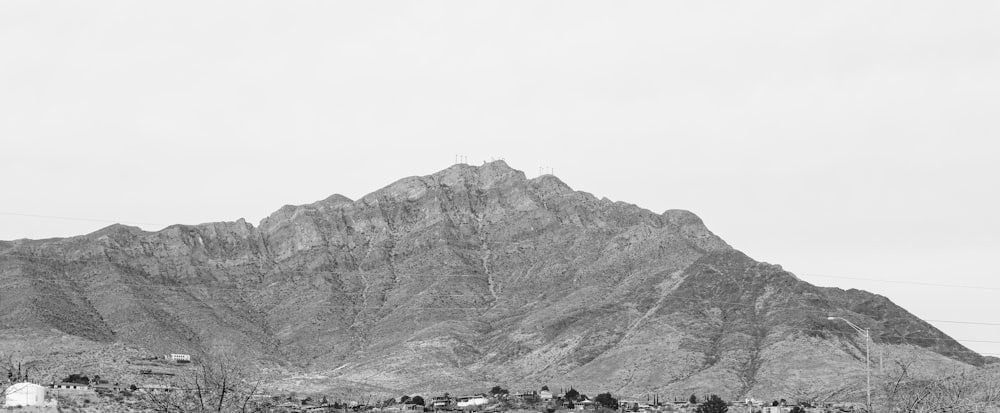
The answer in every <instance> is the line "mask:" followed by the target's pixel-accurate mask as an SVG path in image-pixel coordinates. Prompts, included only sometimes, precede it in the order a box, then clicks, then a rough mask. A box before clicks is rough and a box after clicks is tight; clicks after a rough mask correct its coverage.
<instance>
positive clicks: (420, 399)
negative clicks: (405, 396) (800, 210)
mask: <svg viewBox="0 0 1000 413" xmlns="http://www.w3.org/2000/svg"><path fill="white" fill-rule="evenodd" d="M409 404H415V405H418V406H423V405H424V398H423V397H420V396H413V398H412V399H410V403H409Z"/></svg>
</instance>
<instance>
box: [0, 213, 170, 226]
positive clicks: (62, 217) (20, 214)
mask: <svg viewBox="0 0 1000 413" xmlns="http://www.w3.org/2000/svg"><path fill="white" fill-rule="evenodd" d="M0 215H8V216H14V217H29V218H46V219H61V220H64V221H86V222H104V223H110V224H129V225H157V226H164V227H166V226H169V225H173V224H156V223H152V222H126V221H115V220H110V219H99V218H77V217H64V216H57V215H38V214H24V213H20V212H4V211H0Z"/></svg>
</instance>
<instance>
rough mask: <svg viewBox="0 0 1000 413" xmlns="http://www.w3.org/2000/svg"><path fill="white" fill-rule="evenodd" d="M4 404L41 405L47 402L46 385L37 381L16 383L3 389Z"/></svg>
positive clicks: (8, 405)
mask: <svg viewBox="0 0 1000 413" xmlns="http://www.w3.org/2000/svg"><path fill="white" fill-rule="evenodd" d="M3 399H4V406H7V407H13V406H41V405H43V404H45V387H42V386H39V385H37V384H35V383H27V382H22V383H14V384H12V385H10V387H8V388H7V389H5V390H4V391H3Z"/></svg>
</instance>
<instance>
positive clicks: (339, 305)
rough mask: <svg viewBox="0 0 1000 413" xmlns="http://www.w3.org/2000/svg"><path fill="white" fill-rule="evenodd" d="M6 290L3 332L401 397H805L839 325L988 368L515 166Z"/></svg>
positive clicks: (152, 244)
mask: <svg viewBox="0 0 1000 413" xmlns="http://www.w3.org/2000/svg"><path fill="white" fill-rule="evenodd" d="M0 283H2V285H4V287H5V288H3V289H2V290H0V314H3V315H2V316H0V327H2V328H5V329H16V328H34V329H39V330H46V329H54V330H56V331H59V332H61V333H64V334H71V335H76V336H79V337H83V338H86V339H89V340H93V341H97V342H120V343H125V344H128V345H131V346H137V347H141V348H145V349H147V350H149V351H152V352H157V353H164V352H191V353H195V354H200V353H205V352H208V351H210V350H212V349H214V348H218V347H221V346H239V348H240V349H241V351H243V352H244V353H245V354H246V355H247V356H248V357H250V358H252V359H254V360H257V361H258V362H260V363H265V364H267V363H270V364H275V365H283V366H286V367H287V368H296V369H302V370H308V371H311V372H314V373H316V374H319V375H322V376H324V377H329V378H331V379H336V380H340V382H351V381H356V382H362V381H363V382H365V383H366V384H370V385H377V386H381V387H382V388H391V389H400V390H420V389H437V388H449V389H456V388H459V387H461V386H472V387H476V386H482V385H487V384H489V385H492V384H496V383H503V384H505V385H506V386H514V387H517V386H529V385H531V386H533V385H536V384H540V383H549V384H553V383H565V384H567V385H570V384H572V385H574V386H576V387H577V388H583V389H585V390H590V391H592V392H594V391H615V392H618V393H622V394H643V393H650V392H661V393H668V394H669V393H670V392H675V394H690V392H705V391H713V392H717V393H724V394H727V395H739V396H742V395H766V394H769V393H771V392H779V391H782V389H787V386H790V385H793V384H794V380H793V381H792V382H791V384H789V383H790V382H789V380H785V379H781V377H786V376H787V375H788V374H789V372H790V371H805V370H806V369H808V371H809V372H810V373H809V374H810V377H813V378H819V379H823V378H824V377H825V378H829V379H830V380H835V379H838V378H840V379H842V375H841V374H840V373H838V372H840V371H843V370H845V369H846V370H848V371H851V370H852V369H853V367H850V366H852V365H853V364H852V363H854V362H855V360H856V358H857V357H858V345H857V342H856V340H855V338H854V336H853V334H854V332H853V330H850V329H849V328H847V327H846V326H845V325H841V324H837V323H834V322H830V321H828V320H826V316H827V315H830V314H834V315H838V316H844V317H851V318H852V319H853V320H856V322H857V323H858V324H860V325H863V326H865V327H866V328H871V329H872V332H873V334H872V335H873V338H874V339H875V341H876V342H878V343H880V344H881V345H885V346H896V347H898V348H900V349H902V348H905V349H907V351H908V353H907V354H911V355H915V356H913V357H923V358H926V359H928V360H934V362H937V363H955V364H956V365H960V364H974V365H975V364H981V363H983V362H984V359H983V358H982V357H980V356H979V355H977V354H975V353H973V352H971V351H969V350H968V349H966V348H965V347H963V346H961V345H960V344H959V343H957V342H955V341H954V340H951V339H950V338H948V337H947V336H945V335H944V334H943V333H941V332H940V331H938V330H936V329H934V328H933V327H932V326H930V325H928V324H927V323H925V322H923V321H921V320H919V319H917V318H916V317H914V316H912V315H911V314H909V313H907V312H906V311H905V310H903V309H902V308H899V307H898V306H895V305H894V304H892V303H891V302H890V301H889V300H887V299H885V298H884V297H880V296H876V295H872V294H869V293H866V292H863V291H856V290H850V291H843V290H838V289H826V288H818V287H815V286H812V285H809V284H808V283H805V282H803V281H801V280H799V279H798V278H796V277H795V276H794V275H792V274H790V273H788V272H786V271H783V270H782V269H781V268H780V267H779V266H775V265H770V264H765V263H759V262H756V261H754V260H752V259H750V258H749V257H747V256H745V255H744V254H742V253H740V252H739V251H737V250H735V249H733V248H732V247H730V246H729V245H728V244H726V243H725V242H724V241H723V240H722V239H720V238H719V237H717V236H716V235H714V234H713V233H712V232H711V231H709V230H708V228H707V227H706V226H705V225H704V223H703V222H702V221H701V219H699V218H698V217H697V216H696V215H695V214H693V213H691V212H688V211H682V210H669V211H666V212H664V213H662V214H657V213H654V212H651V211H648V210H645V209H642V208H639V207H637V206H634V205H631V204H626V203H622V202H612V201H609V200H607V199H597V198H596V197H594V196H592V195H590V194H588V193H585V192H578V191H574V190H573V189H572V188H570V187H569V186H568V185H566V184H565V183H563V182H562V181H560V180H559V179H558V178H556V177H554V176H551V175H545V176H541V177H538V178H534V179H527V178H526V177H525V175H524V173H522V172H520V171H517V170H514V169H512V168H510V167H508V166H507V165H506V164H504V163H503V162H502V161H499V162H493V163H489V164H486V165H483V166H481V167H473V166H468V165H455V166H453V167H450V168H448V169H445V170H443V171H441V172H438V173H436V174H433V175H430V176H424V177H410V178H405V179H402V180H399V181H397V182H395V183H393V184H391V185H389V186H387V187H385V188H383V189H380V190H378V191H375V192H373V193H371V194H368V195H366V196H364V197H362V198H361V199H358V200H351V199H348V198H346V197H344V196H341V195H333V196H331V197H329V198H327V199H324V200H322V201H319V202H316V203H313V204H309V205H300V206H291V205H286V206H284V207H282V208H280V209H279V210H277V211H276V212H274V213H273V214H271V215H270V216H268V217H267V218H265V219H264V220H263V221H262V222H261V223H260V225H259V226H258V227H254V226H253V225H251V224H249V223H246V222H244V221H242V220H239V221H236V222H223V223H210V224H201V225H174V226H170V227H167V228H165V229H163V230H161V231H157V232H145V231H141V230H139V229H137V228H133V227H127V226H122V225H115V226H111V227H108V228H105V229H102V230H100V231H97V232H95V233H92V234H88V235H84V236H79V237H73V238H66V239H52V240H39V241H25V240H22V241H14V242H2V243H0ZM804 356H805V357H810V358H807V359H805V361H804V360H803V359H802V357H804ZM795 361H798V364H796V362H795ZM477 388H478V387H477Z"/></svg>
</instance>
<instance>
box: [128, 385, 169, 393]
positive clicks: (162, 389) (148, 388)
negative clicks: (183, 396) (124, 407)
mask: <svg viewBox="0 0 1000 413" xmlns="http://www.w3.org/2000/svg"><path fill="white" fill-rule="evenodd" d="M174 390H179V389H178V388H176V387H173V386H167V385H163V384H143V385H141V386H138V389H137V390H136V391H140V392H143V393H169V392H172V391H174Z"/></svg>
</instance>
